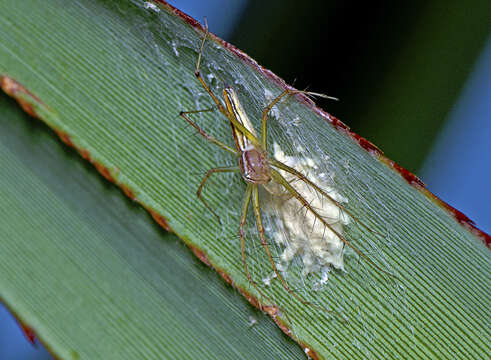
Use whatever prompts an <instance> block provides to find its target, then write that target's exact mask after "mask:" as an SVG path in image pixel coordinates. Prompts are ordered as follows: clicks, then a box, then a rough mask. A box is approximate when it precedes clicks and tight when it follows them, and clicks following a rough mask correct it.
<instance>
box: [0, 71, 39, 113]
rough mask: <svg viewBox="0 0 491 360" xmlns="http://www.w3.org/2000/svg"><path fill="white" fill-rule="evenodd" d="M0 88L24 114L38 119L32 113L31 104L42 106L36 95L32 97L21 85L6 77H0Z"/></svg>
mask: <svg viewBox="0 0 491 360" xmlns="http://www.w3.org/2000/svg"><path fill="white" fill-rule="evenodd" d="M0 87H1V88H2V90H3V91H4V92H5V93H6V94H8V95H10V96H11V97H13V98H14V99H15V100H17V102H18V103H19V105H20V106H21V107H22V109H23V110H24V111H25V112H26V113H28V114H29V115H31V116H33V117H38V115H37V114H36V112H35V111H34V108H33V106H32V104H31V102H36V103H39V104H40V105H43V106H44V104H43V103H42V101H41V99H39V98H38V97H37V96H36V95H34V94H33V93H32V92H30V91H29V90H27V89H26V88H25V87H24V86H23V85H22V84H21V83H19V82H18V81H16V80H14V79H12V78H11V77H9V76H7V75H1V76H0ZM24 97H28V98H30V99H31V102H29V101H27V100H26V99H25V98H24Z"/></svg>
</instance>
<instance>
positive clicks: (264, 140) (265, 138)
mask: <svg viewBox="0 0 491 360" xmlns="http://www.w3.org/2000/svg"><path fill="white" fill-rule="evenodd" d="M294 94H305V95H307V96H309V95H311V96H319V97H323V98H326V99H333V100H338V99H337V98H335V97H332V96H327V95H324V94H319V93H315V92H311V91H304V90H296V89H285V90H283V92H282V93H281V94H280V95H278V96H277V97H275V98H274V99H273V100H272V101H271V102H270V103H269V104H268V106H266V107H265V108H264V110H263V116H262V118H261V144H262V146H263V149H265V150H267V148H268V127H267V122H268V114H269V112H270V111H271V109H273V106H275V105H276V104H277V103H279V102H280V101H281V99H283V98H284V97H285V96H288V95H294Z"/></svg>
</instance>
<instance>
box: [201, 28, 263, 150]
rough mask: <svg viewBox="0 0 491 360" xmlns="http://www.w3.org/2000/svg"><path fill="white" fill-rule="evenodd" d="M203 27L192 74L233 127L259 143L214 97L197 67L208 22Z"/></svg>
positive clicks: (206, 33) (253, 141)
mask: <svg viewBox="0 0 491 360" xmlns="http://www.w3.org/2000/svg"><path fill="white" fill-rule="evenodd" d="M205 28H206V32H205V36H204V37H203V40H202V41H201V47H200V50H199V55H198V61H197V63H196V69H195V71H194V75H195V76H196V78H197V79H198V81H199V82H200V83H201V85H202V86H203V88H204V89H205V91H206V92H207V93H208V95H210V97H211V98H212V99H213V101H214V102H215V104H216V106H217V107H218V110H220V112H221V113H222V114H223V115H225V116H226V117H227V119H228V120H229V121H230V122H231V123H232V124H233V126H234V127H236V128H237V129H239V131H240V132H242V133H243V134H244V135H245V136H247V138H248V139H249V140H250V141H251V142H252V143H253V144H255V145H259V141H258V140H257V139H256V137H255V136H254V134H252V133H251V132H250V131H249V130H248V129H247V128H246V127H244V125H242V124H241V123H240V122H239V121H237V119H236V118H235V117H234V116H233V114H232V113H230V111H229V110H228V109H227V108H226V107H225V106H223V104H222V103H221V102H220V100H218V98H217V97H216V95H215V94H214V93H213V91H211V89H210V87H209V86H208V85H207V84H206V82H205V80H204V79H203V77H202V76H201V73H200V70H199V67H200V65H201V57H202V55H203V49H204V46H205V41H206V38H207V37H208V33H209V31H208V23H206V22H205Z"/></svg>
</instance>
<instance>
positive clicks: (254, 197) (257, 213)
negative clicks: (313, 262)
mask: <svg viewBox="0 0 491 360" xmlns="http://www.w3.org/2000/svg"><path fill="white" fill-rule="evenodd" d="M252 201H253V205H254V206H253V207H254V215H255V216H256V226H257V231H258V232H259V237H260V239H261V245H262V246H263V248H264V251H265V252H266V255H267V256H268V259H269V262H270V264H271V267H272V268H273V271H274V273H275V274H276V277H277V278H278V280H280V282H281V285H282V286H283V288H284V289H285V290H286V291H287V292H288V293H289V294H290V295H292V296H293V297H294V298H295V299H297V300H298V301H299V302H301V303H302V304H304V305H307V306H312V307H315V308H317V309H321V310H323V311H327V312H329V313H335V314H337V313H336V311H334V310H330V309H326V308H324V307H322V306H319V305H316V304H313V303H311V302H308V301H305V300H304V299H302V298H301V297H300V296H299V295H298V294H297V293H296V292H295V291H293V290H292V289H290V287H289V286H288V284H287V283H286V280H285V279H284V278H283V276H281V274H280V272H279V271H278V268H277V267H276V263H275V262H274V259H273V255H272V254H271V249H270V248H269V244H268V242H267V240H266V236H265V234H264V226H263V221H262V217H261V207H260V204H259V192H258V189H257V185H255V186H254V187H253V189H252ZM337 315H339V314H337Z"/></svg>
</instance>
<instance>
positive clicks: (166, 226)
mask: <svg viewBox="0 0 491 360" xmlns="http://www.w3.org/2000/svg"><path fill="white" fill-rule="evenodd" d="M147 210H148V212H149V213H150V215H152V217H153V219H154V220H155V221H156V222H157V223H158V224H159V225H160V226H162V227H163V228H164V229H165V230H166V231H168V232H173V231H172V228H171V227H170V226H169V224H167V220H166V219H165V218H164V217H163V216H162V215H160V214H158V213H157V212H155V211H154V210H151V209H148V208H147Z"/></svg>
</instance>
